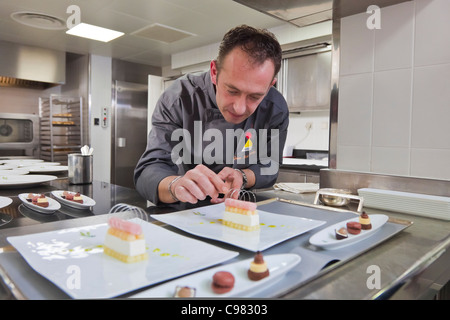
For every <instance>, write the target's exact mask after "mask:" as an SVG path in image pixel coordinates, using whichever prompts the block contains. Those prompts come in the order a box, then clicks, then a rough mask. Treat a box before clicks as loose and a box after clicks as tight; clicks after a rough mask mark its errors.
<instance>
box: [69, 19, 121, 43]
mask: <svg viewBox="0 0 450 320" xmlns="http://www.w3.org/2000/svg"><path fill="white" fill-rule="evenodd" d="M66 33H67V34H70V35H73V36H78V37H83V38H88V39H92V40H97V41H103V42H109V41H111V40H114V39H116V38H118V37H120V36H123V35H124V33H123V32H119V31H115V30H111V29H106V28H102V27H98V26H94V25H92V24H87V23H79V24H77V25H76V26H75V27H73V28H71V29H69V30H67V31H66Z"/></svg>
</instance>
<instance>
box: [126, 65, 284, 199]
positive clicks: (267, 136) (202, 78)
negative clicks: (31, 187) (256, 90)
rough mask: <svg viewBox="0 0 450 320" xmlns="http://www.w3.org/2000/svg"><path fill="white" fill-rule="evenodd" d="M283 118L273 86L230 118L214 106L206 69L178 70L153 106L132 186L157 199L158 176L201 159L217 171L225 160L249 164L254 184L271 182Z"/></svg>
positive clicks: (228, 163)
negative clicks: (242, 114) (250, 108)
mask: <svg viewBox="0 0 450 320" xmlns="http://www.w3.org/2000/svg"><path fill="white" fill-rule="evenodd" d="M288 123H289V111H288V107H287V104H286V101H285V99H284V98H283V96H282V95H281V94H280V92H279V91H277V89H275V88H274V87H271V88H270V90H269V92H268V94H267V95H266V96H265V97H264V99H263V100H262V101H261V103H260V104H259V106H258V108H257V109H256V111H255V112H254V113H253V114H252V115H251V116H250V117H249V118H247V119H246V120H245V121H244V122H242V123H240V124H232V123H228V122H227V121H225V119H224V117H223V116H222V113H221V112H220V110H219V109H218V107H217V103H216V93H215V86H214V84H213V83H212V81H211V78H210V73H209V71H208V72H205V73H201V74H198V75H192V74H190V75H186V76H183V77H181V78H179V79H177V80H176V81H175V82H174V83H173V84H172V85H171V86H170V87H169V88H168V89H167V90H166V91H165V92H164V93H163V94H162V95H161V97H160V98H159V100H158V103H157V105H156V107H155V110H154V112H153V116H152V128H151V131H150V133H149V136H148V143H147V148H146V150H145V152H144V153H143V155H142V157H141V158H140V160H139V161H138V163H137V166H136V169H135V171H134V181H135V186H136V190H137V191H138V192H139V193H140V194H141V195H142V196H143V197H144V198H145V199H147V200H149V201H151V202H153V203H155V204H157V203H158V202H159V199H158V184H159V183H160V181H161V180H162V179H164V178H165V177H168V176H171V175H182V174H184V173H186V171H188V170H190V169H192V168H194V167H195V166H196V165H198V164H200V163H202V164H204V165H206V166H208V167H209V168H210V169H211V170H213V171H214V172H216V173H218V172H219V171H220V170H221V169H222V168H224V167H225V166H228V167H233V168H240V169H244V168H248V169H251V170H252V171H253V172H254V173H255V177H256V184H255V186H254V187H253V188H265V187H270V186H272V185H273V184H274V183H275V181H276V179H277V177H278V168H279V163H281V161H282V155H283V148H284V144H285V141H286V135H287V127H288ZM130 129H131V128H130Z"/></svg>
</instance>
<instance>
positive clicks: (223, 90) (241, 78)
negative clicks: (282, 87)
mask: <svg viewBox="0 0 450 320" xmlns="http://www.w3.org/2000/svg"><path fill="white" fill-rule="evenodd" d="M274 70H275V68H274V65H273V62H272V61H270V60H266V61H265V62H264V63H263V64H260V65H256V64H252V63H250V62H249V59H248V55H247V54H246V53H245V52H244V51H242V50H241V49H240V48H235V49H233V50H232V51H231V52H230V53H229V54H228V55H227V56H226V57H225V59H224V61H223V63H222V69H221V70H220V76H218V70H217V66H216V62H215V61H212V62H211V80H212V82H213V83H214V84H215V85H216V101H217V106H218V107H219V110H220V111H221V112H222V115H223V117H224V118H225V120H226V121H227V122H231V123H234V124H238V123H241V122H242V121H244V120H245V119H247V118H248V117H249V116H250V115H251V114H252V113H253V112H255V110H256V108H257V107H258V105H259V103H260V102H261V101H262V99H263V98H264V96H265V95H266V94H267V92H268V91H269V89H270V87H271V86H273V85H274V84H275V82H276V79H274V77H273V74H274Z"/></svg>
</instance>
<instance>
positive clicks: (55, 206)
mask: <svg viewBox="0 0 450 320" xmlns="http://www.w3.org/2000/svg"><path fill="white" fill-rule="evenodd" d="M35 195H38V194H37V193H36V194H35ZM27 198H28V193H21V194H19V199H20V200H21V201H22V202H23V204H24V205H25V206H26V207H27V208H29V209H32V210H34V211H38V212H40V213H46V214H50V213H53V212H55V211H57V210H59V208H61V204H60V203H59V202H58V201H56V200H54V199H52V198H50V197H47V199H48V207H47V208H44V207H40V206H37V205H35V204H32V203H31V202H29V201H28V200H27Z"/></svg>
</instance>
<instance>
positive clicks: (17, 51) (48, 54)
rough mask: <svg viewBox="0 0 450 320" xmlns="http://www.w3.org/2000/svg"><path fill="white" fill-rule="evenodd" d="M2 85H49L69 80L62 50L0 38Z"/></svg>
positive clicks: (0, 76) (33, 86) (48, 86)
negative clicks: (1, 39)
mask: <svg viewBox="0 0 450 320" xmlns="http://www.w3.org/2000/svg"><path fill="white" fill-rule="evenodd" d="M0 57H1V59H0V86H9V87H11V86H13V87H26V88H33V89H41V90H42V89H46V88H50V87H53V86H56V85H61V84H64V83H65V81H66V54H65V52H62V51H55V50H49V49H44V48H39V47H31V46H25V45H20V44H16V43H12V42H6V41H0Z"/></svg>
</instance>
